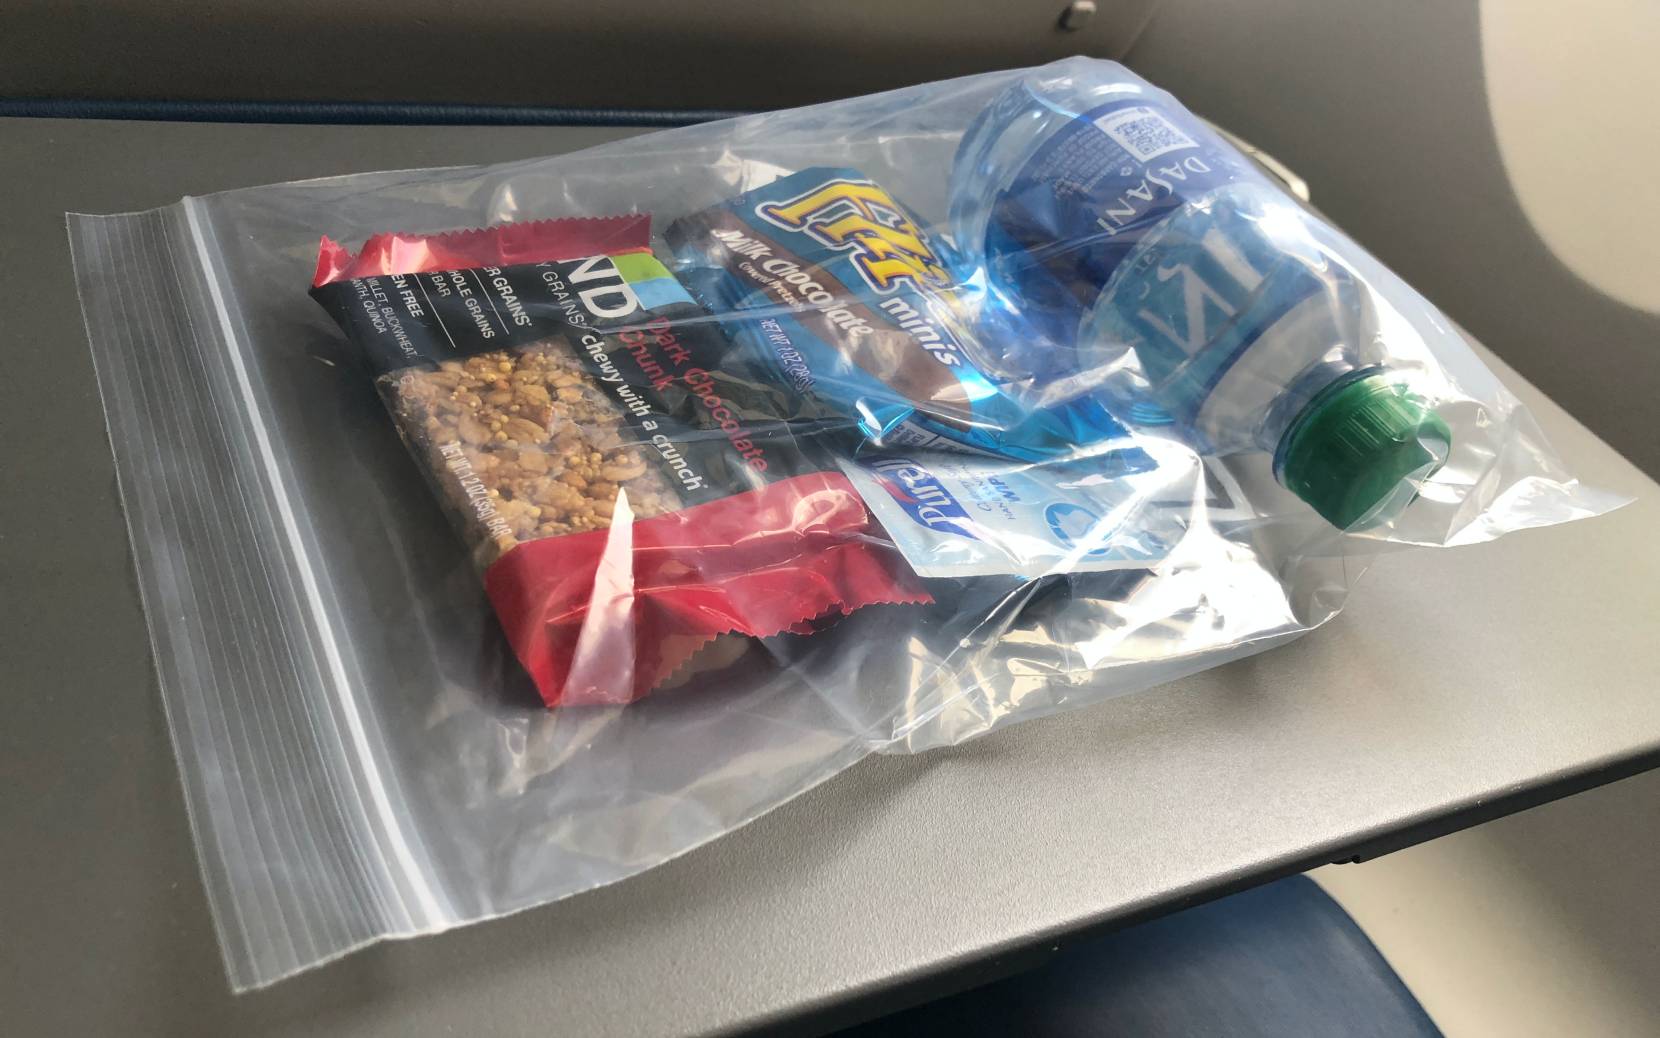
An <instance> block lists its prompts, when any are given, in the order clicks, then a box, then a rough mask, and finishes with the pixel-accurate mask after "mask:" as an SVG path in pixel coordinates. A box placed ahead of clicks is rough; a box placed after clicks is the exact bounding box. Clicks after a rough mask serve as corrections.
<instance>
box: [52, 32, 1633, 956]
mask: <svg viewBox="0 0 1660 1038" xmlns="http://www.w3.org/2000/svg"><path fill="white" fill-rule="evenodd" d="M70 229H71V236H72V239H73V245H74V250H75V262H76V272H77V276H78V278H79V283H80V290H81V298H82V301H83V306H84V309H85V313H86V320H87V327H88V333H89V337H90V340H91V345H92V350H93V354H94V357H95V359H96V365H97V371H98V379H99V384H100V388H101V390H102V393H103V398H104V405H105V410H106V414H107V416H108V421H109V427H110V435H111V442H112V446H113V449H114V452H115V456H116V461H117V471H118V473H119V477H120V483H121V491H122V497H123V501H124V503H125V506H126V509H127V515H128V521H129V525H130V530H131V535H132V541H133V550H134V554H135V556H136V559H137V566H138V573H139V582H140V586H141V588H142V590H143V594H144V598H145V604H146V611H147V614H148V618H149V625H150V631H151V637H152V640H153V643H154V648H155V656H156V660H157V666H158V668H159V672H160V683H161V688H162V694H163V696H164V698H165V701H166V705H167V709H168V717H169V721H170V724H171V727H172V732H173V737H174V741H175V745H176V748H177V751H178V756H179V761H180V767H181V770H182V773H183V776H184V788H185V794H186V800H187V803H188V805H189V808H190V812H191V817H192V820H193V824H194V829H195V834H196V839H197V843H198V847H199V849H200V853H201V857H202V863H203V870H204V874H205V877H206V881H207V888H208V891H209V895H210V897H211V899H212V902H213V909H214V917H215V919H216V921H217V925H218V927H219V934H220V938H221V941H222V943H223V947H224V952H225V959H226V963H227V966H228V970H229V974H230V978H231V982H232V984H233V985H234V986H235V987H237V988H246V987H252V986H258V985H261V984H266V983H269V982H271V981H274V980H277V979H279V978H282V977H284V976H287V975H289V974H292V973H295V972H297V971H299V970H303V969H305V968H307V967H309V966H313V965H315V964H317V963H320V962H323V961H325V960H327V959H329V958H332V957H334V956H338V955H340V954H343V953H345V952H347V951H349V950H351V949H352V948H355V947H358V946H360V945H362V944H364V943H367V942H370V941H373V940H376V939H379V938H383V937H389V936H408V935H414V934H421V933H430V932H434V931H438V930H442V929H445V928H447V927H450V926H455V925H458V924H462V923H466V922H470V921H474V920H479V919H484V918H488V917H491V916H495V915H500V914H502V913H506V912H512V911H515V910H518V909H522V908H526V907H529V906H532V905H536V904H540V903H543V902H547V901H550V900H553V899H556V898H560V897H564V896H567V895H570V894H574V893H577V892H579V891H582V890H585V889H588V888H591V887H594V886H597V885H600V884H604V883H609V882H612V881H615V880H617V879H620V878H622V877H625V876H628V875H631V874H633V873H636V872H639V871H641V870H644V869H647V868H650V867H651V866H653V865H656V864H658V863H660V862H663V861H665V860H666V859H668V858H671V857H673V856H675V855H677V854H680V853H682V852H684V851H686V850H689V849H691V848H693V847H696V846H698V845H699V844H701V843H703V842H705V841H707V840H709V839H712V838H714V837H716V836H718V835H720V834H722V833H724V832H727V831H729V830H731V829H733V828H735V827H737V826H739V825H742V824H743V823H744V822H746V821H748V820H750V819H752V818H754V817H756V816H757V815H759V814H761V813H762V812H764V811H766V810H768V809H770V808H772V807H775V806H777V805H778V804H780V803H782V802H783V801H785V800H787V799H789V798H790V797H792V796H794V795H796V794H798V793H800V792H802V791H803V790H806V789H807V788H809V787H811V786H812V785H814V784H815V783H817V782H819V781H821V780H823V779H824V778H826V777H828V776H830V775H832V774H834V773H835V772H837V771H839V770H841V769H842V768H845V767H848V766H849V765H851V764H853V763H854V762H855V761H857V760H858V759H859V758H860V757H862V756H864V755H865V754H867V753H870V752H873V751H878V750H901V751H910V750H918V749H923V748H926V747H929V746H934V745H939V744H945V743H951V742H956V741H959V740H962V739H966V738H970V737H972V736H975V735H978V734H981V733H984V732H986V731H988V730H990V729H992V728H993V727H995V726H997V725H999V724H1002V723H1005V722H1008V721H1012V720H1018V719H1022V718H1027V717H1033V716H1037V715H1039V714H1042V713H1045V712H1049V711H1052V710H1056V709H1060V708H1065V707H1071V706H1075V705H1081V704H1085V703H1089V702H1093V701H1097V700H1100V699H1103V698H1106V697H1108V696H1113V695H1117V694H1122V693H1125V692H1130V691H1134V690H1138V689H1142V688H1146V687H1148V686H1151V685H1154V684H1157V683H1159V682H1162V681H1166V680H1169V679H1172V678H1175V677H1178V676H1180V675H1183V674H1186V673H1190V672H1192V671H1194V670H1198V669H1201V668H1205V667H1210V666H1215V665H1216V664H1218V663H1221V662H1223V661H1226V660H1229V659H1233V658H1236V657H1239V656H1243V655H1246V654H1249V653H1253V652H1257V651H1261V650H1263V649H1265V648H1268V647H1271V646H1273V645H1276V644H1279V643H1281V642H1283V641H1285V640H1288V639H1290V638H1292V637H1295V636H1297V635H1298V634H1300V633H1303V632H1305V631H1308V630H1310V629H1311V628H1313V627H1315V626H1318V625H1319V624H1320V623H1322V622H1324V621H1325V620H1326V619H1328V618H1329V617H1331V616H1332V615H1333V614H1334V613H1335V611H1336V610H1337V609H1338V608H1339V607H1340V605H1341V604H1342V602H1343V599H1344V597H1345V595H1346V594H1347V592H1348V590H1349V587H1350V585H1351V583H1352V582H1353V580H1354V579H1355V578H1356V577H1357V576H1358V575H1359V574H1360V573H1361V572H1363V571H1364V569H1365V565H1366V562H1367V560H1368V559H1369V558H1370V557H1371V556H1373V555H1375V554H1376V553H1378V552H1380V551H1382V550H1385V549H1388V548H1392V547H1397V546H1403V545H1414V544H1417V545H1441V544H1464V543H1471V542H1476V541H1481V540H1486V539H1489V538H1492V537H1495V536H1498V535H1500V534H1502V533H1506V532H1508V531H1511V530H1517V529H1521V528H1524V527H1531V526H1540V525H1545V524H1549V523H1556V522H1562V521H1565V520H1569V519H1574V518H1579V517H1583V516H1589V515H1593V514H1596V513H1598V512H1601V511H1605V510H1607V509H1609V508H1611V507H1614V506H1615V505H1617V504H1618V503H1619V502H1618V501H1617V500H1616V499H1614V498H1612V497H1610V496H1608V495H1605V494H1602V493H1599V492H1596V491H1592V490H1589V489H1587V488H1585V487H1583V486H1581V485H1580V484H1578V483H1577V482H1575V481H1574V480H1573V479H1572V478H1571V476H1570V475H1569V474H1568V473H1566V472H1565V471H1564V470H1563V468H1562V466H1561V464H1560V463H1559V462H1558V461H1557V459H1556V458H1555V456H1554V455H1553V453H1552V452H1551V450H1550V448H1549V446H1548V445H1547V444H1546V443H1545V442H1544V441H1543V439H1542V437H1541V436H1540V434H1539V432H1538V430H1537V428H1536V427H1535V425H1534V423H1533V421H1532V419H1531V418H1530V417H1529V416H1528V415H1527V413H1526V412H1525V411H1524V410H1523V408H1522V407H1521V406H1520V405H1519V404H1518V403H1517V401H1516V400H1515V398H1514V397H1512V396H1511V395H1510V394H1509V393H1508V392H1506V390H1505V389H1504V387H1503V386H1501V385H1500V384H1499V383H1498V381H1497V380H1496V379H1495V378H1494V377H1493V375H1492V374H1491V373H1490V372H1488V371H1487V370H1486V368H1485V367H1484V366H1483V365H1482V364H1481V362H1480V361H1479V360H1478V359H1477V357H1476V356H1475V355H1474V354H1473V353H1472V352H1471V351H1470V349H1469V348H1468V347H1467V346H1466V344H1465V343H1464V341H1463V340H1462V338H1461V337H1460V336H1459V335H1458V333H1457V332H1456V330H1455V329H1454V328H1453V327H1452V326H1451V324H1450V322H1449V321H1447V319H1446V318H1444V317H1443V316H1442V315H1440V314H1439V313H1438V312H1437V311H1436V310H1435V309H1434V308H1433V307H1431V306H1430V305H1429V304H1428V303H1427V302H1426V301H1425V300H1424V299H1423V298H1422V297H1420V296H1419V295H1417V294H1416V293H1414V292H1413V291H1412V290H1411V289H1410V288H1408V287H1407V286H1406V285H1404V284H1403V283H1401V282H1400V281H1399V280H1398V279H1397V278H1396V277H1394V276H1393V275H1392V274H1390V273H1389V272H1388V271H1387V270H1385V269H1383V268H1382V267H1381V266H1380V265H1379V264H1378V263H1377V262H1376V261H1374V260H1373V259H1372V258H1371V257H1369V256H1368V255H1367V254H1366V253H1365V252H1364V251H1363V250H1361V249H1360V248H1359V247H1357V246H1356V245H1355V244H1354V243H1353V242H1351V241H1349V240H1348V239H1347V238H1345V237H1343V236H1342V235H1341V234H1340V233H1339V232H1337V231H1335V230H1333V229H1332V228H1331V227H1329V226H1327V225H1326V224H1325V223H1323V222H1322V221H1321V220H1320V219H1318V217H1316V216H1314V215H1312V214H1310V213H1309V212H1308V211H1306V210H1305V209H1303V208H1301V207H1300V206H1299V205H1298V204H1297V203H1296V202H1294V201H1293V200H1292V199H1290V198H1289V197H1288V196H1286V195H1284V194H1282V193H1280V192H1279V190H1278V189H1277V188H1276V187H1275V186H1274V184H1273V183H1271V182H1270V181H1269V180H1267V179H1266V178H1265V177H1264V176H1263V175H1262V174H1261V173H1260V172H1259V171H1258V170H1257V169H1256V168H1255V167H1254V166H1252V165H1251V163H1250V162H1249V161H1248V160H1246V159H1245V158H1244V157H1242V156H1241V155H1240V154H1239V153H1238V152H1236V151H1235V150H1233V149H1232V148H1231V147H1230V146H1229V145H1227V144H1226V143H1224V142H1223V141H1222V140H1221V139H1220V138H1219V137H1218V136H1217V135H1216V134H1215V133H1214V132H1213V131H1211V130H1210V129H1208V128H1207V127H1206V126H1205V125H1204V124H1203V123H1202V122H1200V121H1199V120H1197V119H1195V118H1194V117H1193V116H1191V115H1190V114H1189V113H1187V112H1186V111H1185V110H1183V109H1182V108H1181V107H1180V106H1179V105H1178V104H1177V103H1176V102H1175V101H1174V100H1173V99H1172V98H1171V97H1170V96H1169V95H1167V94H1164V93H1163V92H1161V91H1158V90H1156V89H1153V88H1152V87H1150V86H1148V85H1147V84H1145V83H1144V82H1142V81H1141V80H1139V79H1137V78H1136V77H1134V76H1133V75H1131V74H1130V73H1128V72H1127V71H1125V70H1124V69H1122V68H1120V67H1118V66H1116V65H1113V64H1110V63H1106V62H1095V61H1087V60H1083V59H1073V60H1069V61H1065V62H1060V63H1057V64H1055V65H1050V66H1047V67H1044V68H1040V69H1036V70H1028V71H1017V72H1007V73H995V74H989V75H983V76H975V77H971V78H967V79H961V80H954V81H951V82H946V83H937V84H931V85H927V86H921V87H915V88H911V89H907V90H901V91H896V92H892V93H888V94H881V95H876V96H872V97H867V98H860V99H855V100H850V101H845V102H838V103H835V104H828V105H820V106H817V107H813V108H805V109H798V110H793V111H786V112H779V113H774V114H766V115H756V116H751V117H746V118H741V119H736V120H731V121H727V122H720V123H712V124H707V125H702V126H695V127H688V128H685V129H678V130H670V131H664V132H660V133H653V134H649V135H645V136H640V137H636V138H632V139H629V140H624V141H620V142H617V143H613V144H608V145H604V146H602V147H598V148H594V149H591V150H588V151H584V152H579V153H575V154H570V155H563V156H558V157H555V158H548V159H539V160H534V161H529V162H520V163H512V164H507V165H501V166H494V167H486V168H466V169H445V170H421V171H405V172H395V173H371V174H363V175H359V176H350V177H341V178H334V179H328V180H317V181H308V182H303V183H295V184H280V185H273V186H269V187H261V188H252V189H247V190H241V191H231V192H227V193H224V194H219V195H212V196H208V197H205V198H187V199H185V200H183V201H182V202H180V203H179V204H177V205H175V206H171V207H168V208H165V209H160V210H155V211H151V212H146V213H136V214H127V215H121V216H108V217H90V216H77V217H74V218H73V219H72V221H71V228H70ZM308 296H309V297H310V298H308ZM458 532H459V536H457V533H458Z"/></svg>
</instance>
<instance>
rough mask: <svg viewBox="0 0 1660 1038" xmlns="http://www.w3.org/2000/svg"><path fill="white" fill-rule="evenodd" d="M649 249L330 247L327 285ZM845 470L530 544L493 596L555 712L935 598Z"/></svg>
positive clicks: (578, 232)
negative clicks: (766, 644) (723, 650)
mask: <svg viewBox="0 0 1660 1038" xmlns="http://www.w3.org/2000/svg"><path fill="white" fill-rule="evenodd" d="M649 248H650V217H649V216H643V215H642V216H621V217H602V218H595V219H576V220H543V221H539V222H536V223H524V224H505V225H501V226H498V227H490V228H480V229H474V230H463V231H451V232H446V233H443V234H432V235H419V234H380V235H376V236H374V237H372V238H370V239H369V240H368V241H366V242H365V243H364V245H363V248H361V249H360V250H359V251H358V253H357V254H356V255H353V254H352V253H351V252H350V251H348V250H347V249H345V248H344V247H342V246H340V245H338V244H336V243H335V242H333V241H330V240H329V239H327V238H324V239H323V241H322V244H321V246H320V248H319V250H318V259H317V274H316V278H315V281H314V284H315V285H325V284H329V283H332V282H334V281H341V280H349V279H353V278H360V277H373V276H383V275H392V274H419V273H431V272H434V271H440V270H463V269H468V268H472V267H480V266H507V265H511V264H520V263H537V262H542V261H557V260H569V259H576V258H580V257H583V256H589V255H598V254H612V255H614V254H617V253H620V252H627V251H635V250H643V249H649ZM879 536H880V535H879V532H878V530H877V527H876V524H875V522H874V521H873V520H872V519H871V517H870V513H869V512H868V511H867V510H866V509H865V505H864V501H863V500H862V499H861V498H860V497H859V495H858V493H857V492H856V491H855V490H854V489H853V486H852V484H851V483H849V482H848V481H847V479H846V478H845V477H843V476H842V475H841V474H840V473H832V472H822V473H813V474H810V475H803V476H796V477H793V478H791V479H785V480H781V481H779V482H776V483H772V484H769V485H767V486H765V487H763V488H761V489H759V490H753V491H748V492H745V493H741V494H734V495H732V496H730V497H725V498H720V499H717V500H714V501H710V502H707V503H705V504H701V505H695V506H692V507H689V508H683V509H680V510H678V511H674V512H669V513H667V514H664V515H660V516H656V517H653V518H650V519H634V518H633V517H632V516H631V515H629V514H628V511H627V506H626V503H625V500H623V499H619V501H618V503H617V508H616V511H615V514H614V515H613V518H612V524H611V526H610V528H609V529H605V530H594V531H590V532H587V533H580V534H568V535H565V536H562V537H545V538H541V539H538V540H532V541H524V542H522V543H520V544H519V545H517V546H516V547H514V548H513V549H511V550H510V551H508V552H507V554H505V555H503V556H502V557H501V558H499V559H497V560H496V561H495V562H494V563H492V564H491V566H490V567H489V569H487V570H486V571H485V574H484V586H485V591H486V593H487V595H488V596H489V598H490V602H491V605H492V606H493V607H494V609H495V611H496V616H497V618H498V619H499V620H500V621H501V624H502V627H503V629H504V631H505V632H506V634H507V639H508V642H509V644H511V645H512V647H513V651H514V653H515V654H516V655H517V656H518V658H519V662H520V663H521V664H523V666H524V668H525V670H526V671H528V672H529V674H530V676H531V678H532V679H533V680H534V681H535V683H536V688H537V690H538V691H539V692H540V693H541V696H542V699H543V701H544V702H546V703H547V705H548V706H550V707H556V706H577V705H597V704H617V703H627V702H631V701H633V700H635V699H638V698H639V697H641V696H643V695H645V694H646V693H648V692H650V691H651V689H652V688H653V687H655V686H656V685H657V684H658V683H660V682H661V681H663V679H664V678H666V677H668V676H669V675H670V674H672V673H673V672H674V671H675V670H676V669H678V668H679V667H680V666H681V665H682V664H684V663H685V662H686V661H687V660H688V659H690V658H691V657H692V655H693V654H694V653H696V652H697V650H698V649H699V648H701V647H702V646H703V645H705V644H707V643H708V642H710V641H712V640H713V639H715V638H716V637H719V636H720V635H723V634H740V635H747V636H751V637H760V638H764V637H770V636H772V635H775V634H782V633H785V632H797V633H801V632H806V631H808V630H810V629H811V626H810V625H811V624H812V622H813V621H817V620H822V619H826V618H830V617H834V616H839V615H845V614H847V613H851V612H853V611H854V610H856V609H859V608H862V607H864V606H868V605H878V604H920V603H926V602H929V601H931V598H930V597H929V595H928V593H927V592H926V591H924V590H923V589H922V587H921V584H920V582H919V581H918V580H917V578H916V576H915V575H914V574H913V573H912V572H911V570H910V567H909V566H907V565H906V564H905V562H904V560H903V559H902V558H900V556H899V554H898V552H897V551H896V550H895V549H894V548H893V546H892V545H891V544H888V543H886V542H885V541H884V540H882V539H879Z"/></svg>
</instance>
